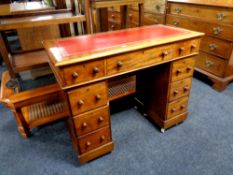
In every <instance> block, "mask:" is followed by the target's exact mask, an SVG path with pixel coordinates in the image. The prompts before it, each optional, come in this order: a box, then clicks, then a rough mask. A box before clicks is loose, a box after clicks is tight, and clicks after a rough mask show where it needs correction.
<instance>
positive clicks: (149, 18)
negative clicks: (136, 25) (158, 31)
mask: <svg viewBox="0 0 233 175" xmlns="http://www.w3.org/2000/svg"><path fill="white" fill-rule="evenodd" d="M143 20H144V21H143V24H144V25H153V24H164V15H161V14H151V13H144V19H143Z"/></svg>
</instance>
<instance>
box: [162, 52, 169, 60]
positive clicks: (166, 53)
mask: <svg viewBox="0 0 233 175" xmlns="http://www.w3.org/2000/svg"><path fill="white" fill-rule="evenodd" d="M168 54H169V52H168V51H163V52H162V54H161V55H162V57H163V58H164V57H165V56H167V55H168Z"/></svg>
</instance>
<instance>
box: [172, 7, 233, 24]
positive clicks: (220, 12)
mask: <svg viewBox="0 0 233 175" xmlns="http://www.w3.org/2000/svg"><path fill="white" fill-rule="evenodd" d="M168 13H170V14H178V15H184V16H190V17H196V18H200V19H202V20H207V21H213V22H221V23H226V24H231V25H232V24H233V10H232V9H231V8H222V7H210V6H202V5H191V4H180V3H169V12H168ZM202 17H204V19H203V18H202Z"/></svg>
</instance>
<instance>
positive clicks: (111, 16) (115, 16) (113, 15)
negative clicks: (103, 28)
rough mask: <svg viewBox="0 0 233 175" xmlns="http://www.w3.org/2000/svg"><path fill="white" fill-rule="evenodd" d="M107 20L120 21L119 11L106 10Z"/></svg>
mask: <svg viewBox="0 0 233 175" xmlns="http://www.w3.org/2000/svg"><path fill="white" fill-rule="evenodd" d="M108 20H110V21H115V22H118V23H120V22H121V13H120V12H117V11H114V10H108Z"/></svg>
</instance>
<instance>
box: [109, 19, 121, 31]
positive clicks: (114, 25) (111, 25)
mask: <svg viewBox="0 0 233 175" xmlns="http://www.w3.org/2000/svg"><path fill="white" fill-rule="evenodd" d="M120 29H121V24H120V23H118V22H114V21H108V30H109V31H114V30H120Z"/></svg>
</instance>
